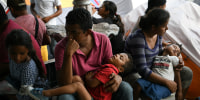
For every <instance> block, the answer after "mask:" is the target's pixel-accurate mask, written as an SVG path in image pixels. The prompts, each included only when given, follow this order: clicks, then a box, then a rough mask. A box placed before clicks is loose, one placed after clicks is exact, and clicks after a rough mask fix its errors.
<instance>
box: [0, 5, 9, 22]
mask: <svg viewBox="0 0 200 100" xmlns="http://www.w3.org/2000/svg"><path fill="white" fill-rule="evenodd" d="M6 20H8V16H7V15H6V12H5V10H4V8H3V6H2V5H1V3H0V25H2V24H3V23H4V22H5V21H6Z"/></svg>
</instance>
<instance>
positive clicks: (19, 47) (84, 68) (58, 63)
mask: <svg viewBox="0 0 200 100" xmlns="http://www.w3.org/2000/svg"><path fill="white" fill-rule="evenodd" d="M31 1H32V2H31V11H32V14H28V12H27V8H26V4H25V1H24V0H7V5H8V7H9V9H10V11H11V14H12V15H13V17H15V19H14V20H11V19H8V17H7V15H6V13H5V12H4V8H3V7H2V5H1V4H0V50H1V52H0V55H1V57H0V66H1V67H0V75H1V80H6V81H7V82H8V84H11V85H12V86H13V87H14V89H17V91H18V92H17V93H16V98H15V99H18V100H31V99H33V98H37V99H41V100H48V97H51V96H57V97H58V100H79V99H80V100H133V99H134V100H138V99H139V98H142V99H144V100H146V99H151V100H160V99H162V98H166V97H168V96H170V95H171V94H172V93H175V98H176V100H183V99H184V98H185V95H186V93H187V90H188V88H189V86H190V84H191V81H192V76H193V73H192V70H191V69H190V68H189V67H187V66H184V62H183V59H182V56H181V46H180V45H179V44H172V43H167V42H165V41H163V39H162V36H163V35H164V34H165V33H166V30H168V27H167V25H168V22H169V19H170V14H169V12H168V11H166V10H165V7H166V0H148V8H147V10H146V12H145V15H144V16H140V17H139V18H138V24H137V25H136V26H135V27H134V28H133V31H132V32H131V33H130V34H129V35H128V36H127V37H125V38H124V36H125V35H124V34H125V33H124V24H123V22H122V21H121V18H120V15H118V14H116V12H117V6H116V4H115V3H114V2H112V1H104V2H103V4H102V6H101V7H100V8H99V9H98V14H99V15H100V16H101V17H102V18H95V17H92V15H91V13H90V12H89V11H88V10H87V9H84V8H74V9H73V10H71V11H70V12H69V13H68V14H67V15H66V23H65V30H66V37H62V38H61V39H60V40H59V42H58V43H56V46H55V51H54V50H53V51H54V53H53V54H54V57H55V69H56V72H57V75H56V76H57V82H58V84H57V87H49V86H48V84H46V83H48V82H46V81H45V80H46V77H45V76H46V73H47V72H46V67H45V64H44V61H43V59H42V56H41V50H40V49H41V46H43V45H45V44H50V42H52V41H51V39H50V36H49V35H48V34H47V32H46V25H56V23H55V21H54V20H55V19H54V18H56V17H57V16H58V15H60V14H61V13H62V10H61V9H62V8H61V2H60V1H59V0H49V1H48V2H47V1H46V0H36V1H37V3H35V0H31ZM35 4H37V5H38V6H39V13H37V12H36V11H35ZM55 7H56V8H57V10H55V9H54V8H55ZM50 9H51V10H50ZM101 22H107V23H109V24H116V25H117V26H118V27H119V32H118V35H117V36H110V37H108V36H106V35H104V34H102V33H98V32H95V31H93V30H92V25H93V24H98V23H101ZM44 81H45V82H44ZM38 82H40V83H41V82H42V83H43V84H44V85H47V86H44V85H43V86H42V87H41V86H39V85H38ZM0 85H1V84H0ZM47 87H48V88H47ZM12 99H13V98H12Z"/></svg>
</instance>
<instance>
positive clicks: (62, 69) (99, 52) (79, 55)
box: [55, 8, 133, 100]
mask: <svg viewBox="0 0 200 100" xmlns="http://www.w3.org/2000/svg"><path fill="white" fill-rule="evenodd" d="M65 28H66V31H67V37H65V38H63V39H62V40H61V41H60V42H59V43H58V44H57V45H56V48H55V67H56V69H57V73H58V76H60V77H58V83H59V85H61V86H63V85H67V84H68V83H71V81H69V80H68V79H69V78H70V80H71V78H72V76H73V75H79V76H80V77H82V78H83V77H84V75H85V74H86V73H87V72H88V71H93V70H97V69H99V68H100V65H102V64H105V63H107V61H108V59H109V58H110V57H112V48H111V44H110V40H109V39H108V37H107V36H106V35H104V34H101V33H97V32H94V31H92V30H91V28H92V18H91V15H90V13H89V12H88V11H87V10H86V9H84V8H76V9H74V10H72V11H70V12H69V13H68V15H67V17H66V25H65ZM71 39H72V40H71ZM70 42H73V44H72V43H70ZM77 44H78V48H77V50H76V51H74V52H75V53H73V54H68V56H72V58H71V61H68V62H67V60H69V58H66V57H64V55H65V54H66V53H65V51H71V50H72V48H74V47H76V46H77ZM97 58H98V59H97ZM69 62H70V63H72V68H71V69H67V68H68V67H67V66H69V64H70V63H69ZM70 66H71V65H70ZM69 73H71V74H69ZM68 74H69V75H68ZM110 78H111V80H110V81H109V82H107V83H106V84H105V89H106V90H107V91H109V92H112V93H113V94H112V95H113V96H112V99H113V100H124V99H126V100H132V99H133V95H132V88H131V86H130V85H129V84H128V83H127V82H124V81H122V78H121V76H119V75H117V74H112V76H111V77H110ZM76 97H77V96H76V95H75V94H65V95H61V96H59V99H68V100H74V99H76ZM69 98H70V99H69ZM71 98H72V99H71Z"/></svg>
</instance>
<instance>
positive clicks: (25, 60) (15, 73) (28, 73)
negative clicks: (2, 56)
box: [6, 29, 45, 100]
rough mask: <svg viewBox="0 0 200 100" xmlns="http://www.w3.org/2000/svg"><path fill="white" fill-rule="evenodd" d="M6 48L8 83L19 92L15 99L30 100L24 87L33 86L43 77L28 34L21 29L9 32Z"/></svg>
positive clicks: (42, 71) (40, 65)
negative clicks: (8, 71)
mask: <svg viewBox="0 0 200 100" xmlns="http://www.w3.org/2000/svg"><path fill="white" fill-rule="evenodd" d="M6 47H7V48H8V55H9V60H10V61H9V67H10V83H11V84H12V85H13V86H14V87H15V88H16V89H17V90H18V91H19V93H18V94H17V95H16V96H17V99H18V100H30V99H32V98H31V97H29V96H28V95H27V94H28V93H27V91H25V90H26V87H27V86H31V85H34V84H35V81H36V79H37V78H38V77H45V75H44V70H43V68H42V64H41V62H40V61H39V59H38V58H37V56H36V53H35V50H34V49H33V46H32V40H31V38H30V34H28V33H26V32H25V31H23V30H21V29H19V30H13V31H11V32H10V33H9V34H8V35H7V37H6Z"/></svg>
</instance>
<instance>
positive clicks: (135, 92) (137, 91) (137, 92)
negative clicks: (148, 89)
mask: <svg viewBox="0 0 200 100" xmlns="http://www.w3.org/2000/svg"><path fill="white" fill-rule="evenodd" d="M141 91H142V88H141V87H140V85H139V84H138V83H137V82H136V83H135V84H134V85H133V99H134V100H138V99H139V97H140V93H141Z"/></svg>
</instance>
